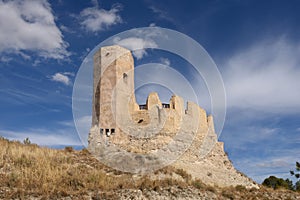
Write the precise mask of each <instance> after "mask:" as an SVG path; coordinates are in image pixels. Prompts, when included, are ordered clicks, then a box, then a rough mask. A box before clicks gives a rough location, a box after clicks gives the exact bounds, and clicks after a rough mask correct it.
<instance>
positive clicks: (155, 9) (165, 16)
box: [149, 5, 174, 22]
mask: <svg viewBox="0 0 300 200" xmlns="http://www.w3.org/2000/svg"><path fill="white" fill-rule="evenodd" d="M149 8H150V10H151V11H152V12H153V13H154V14H156V16H157V17H158V18H160V19H164V20H167V21H170V22H174V20H173V18H172V17H170V16H169V14H168V13H167V12H166V11H164V10H162V9H160V8H158V7H157V6H154V5H152V6H150V7H149Z"/></svg>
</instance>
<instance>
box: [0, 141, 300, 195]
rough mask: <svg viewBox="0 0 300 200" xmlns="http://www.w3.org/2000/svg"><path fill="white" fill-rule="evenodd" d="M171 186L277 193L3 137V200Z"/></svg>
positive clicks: (231, 192) (219, 192) (0, 152)
mask: <svg viewBox="0 0 300 200" xmlns="http://www.w3.org/2000/svg"><path fill="white" fill-rule="evenodd" d="M170 187H175V188H177V189H178V188H179V189H181V190H182V191H184V190H185V189H187V188H189V189H190V190H192V191H199V192H209V193H214V194H215V195H217V196H218V197H222V198H223V199H236V198H237V197H241V198H242V197H243V198H244V199H245V198H247V199H254V198H256V197H257V196H259V194H260V193H268V192H269V193H274V191H273V190H271V189H267V188H262V189H260V190H255V189H246V188H244V187H242V186H237V187H235V188H233V187H231V188H219V187H212V186H207V185H205V184H204V183H202V182H201V180H193V179H192V178H191V176H190V175H189V174H187V173H186V172H185V171H183V170H180V169H175V168H173V167H166V168H163V169H161V170H159V171H157V172H155V173H154V174H152V175H145V176H138V175H134V176H133V175H131V174H128V173H123V172H119V171H116V170H114V169H110V168H108V167H106V166H104V165H103V164H101V163H100V162H99V161H98V160H97V159H95V158H93V156H91V155H90V154H89V152H88V151H87V150H85V149H83V150H81V151H75V150H73V149H72V148H70V147H66V148H65V149H64V150H56V149H50V148H45V147H39V146H37V145H34V144H23V143H20V142H16V141H9V140H6V139H4V138H0V199H5V198H6V199H11V198H19V199H27V198H28V197H43V198H46V199H47V198H52V199H56V198H62V197H68V196H73V197H78V198H79V199H80V196H84V195H93V194H96V193H97V194H98V193H99V191H101V193H102V194H105V193H107V194H109V193H111V191H115V192H118V191H122V190H125V189H135V190H141V191H144V190H153V191H162V190H164V189H165V188H170ZM277 192H281V193H284V194H287V195H288V196H287V197H291V198H290V199H295V198H294V196H297V195H298V194H299V193H298V194H297V193H295V192H290V191H280V190H278V191H277ZM298 196H299V195H298ZM112 198H113V197H112ZM222 198H221V199H222ZM265 199H268V198H265ZM275 199H276V198H275Z"/></svg>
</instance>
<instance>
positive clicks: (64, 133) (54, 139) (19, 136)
mask: <svg viewBox="0 0 300 200" xmlns="http://www.w3.org/2000/svg"><path fill="white" fill-rule="evenodd" d="M72 133H74V134H72ZM0 135H1V136H3V137H5V138H8V139H10V140H18V141H23V140H24V139H25V138H27V137H28V138H29V139H30V141H31V142H32V143H35V144H38V145H42V146H53V145H66V146H67V145H82V143H81V142H80V140H79V138H78V136H77V135H76V133H75V132H74V130H73V131H72V129H70V128H68V129H66V128H65V129H56V130H49V129H29V130H24V131H11V130H0Z"/></svg>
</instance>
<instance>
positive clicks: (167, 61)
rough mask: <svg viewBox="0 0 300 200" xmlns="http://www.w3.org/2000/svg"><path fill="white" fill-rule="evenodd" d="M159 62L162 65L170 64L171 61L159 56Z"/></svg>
mask: <svg viewBox="0 0 300 200" xmlns="http://www.w3.org/2000/svg"><path fill="white" fill-rule="evenodd" d="M160 62H161V63H162V64H164V65H168V66H170V64H171V61H170V60H169V59H168V58H160Z"/></svg>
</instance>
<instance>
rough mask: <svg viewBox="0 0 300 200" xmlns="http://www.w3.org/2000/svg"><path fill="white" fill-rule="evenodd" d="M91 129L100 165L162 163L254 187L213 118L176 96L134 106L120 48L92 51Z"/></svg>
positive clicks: (214, 180)
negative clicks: (234, 160) (237, 165)
mask: <svg viewBox="0 0 300 200" xmlns="http://www.w3.org/2000/svg"><path fill="white" fill-rule="evenodd" d="M93 80H94V81H93V108H92V127H91V129H90V134H89V147H88V148H89V151H91V152H92V153H93V155H95V156H96V157H97V158H98V159H100V160H102V161H104V164H107V165H108V166H113V167H115V168H117V169H119V170H122V171H128V172H132V173H143V172H148V171H150V172H151V171H154V170H156V169H158V168H159V167H161V166H166V165H169V164H171V165H172V166H174V167H176V168H180V169H184V170H186V171H187V172H188V173H190V174H191V175H192V176H193V177H194V178H200V179H201V180H202V181H203V182H205V183H207V184H211V185H214V184H216V185H219V186H230V185H233V186H235V185H244V186H246V187H258V186H257V184H256V183H254V182H253V181H252V180H251V179H249V178H248V177H246V176H244V175H243V174H241V173H239V172H238V171H237V170H236V169H235V168H234V167H233V165H232V163H231V162H230V160H229V159H228V157H227V155H226V154H225V152H224V147H223V145H224V144H223V143H222V142H219V141H218V139H217V135H216V133H215V130H214V123H213V117H212V116H207V113H206V111H205V110H204V109H202V108H201V107H199V106H198V105H197V104H195V103H193V102H187V105H186V107H185V105H184V100H183V99H182V98H181V97H179V96H176V95H173V96H172V97H171V98H170V102H168V103H162V102H161V101H160V99H159V96H158V94H157V93H155V92H153V93H150V94H149V96H148V98H147V101H146V104H144V105H138V104H137V103H136V99H135V94H134V90H135V88H134V60H133V57H132V54H131V52H130V51H129V50H127V49H125V48H123V47H120V46H107V47H102V48H100V49H99V50H98V51H97V52H96V53H95V55H94V75H93ZM137 166H138V167H137Z"/></svg>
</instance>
